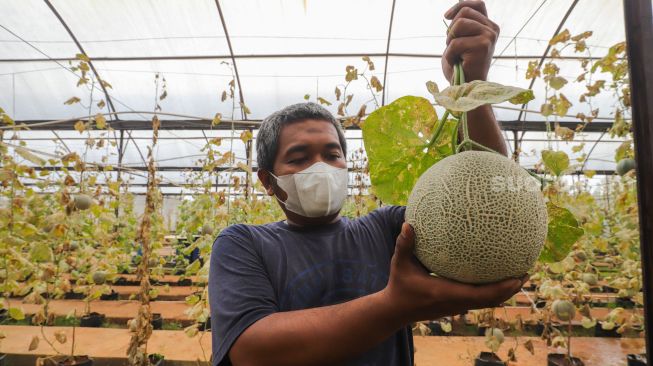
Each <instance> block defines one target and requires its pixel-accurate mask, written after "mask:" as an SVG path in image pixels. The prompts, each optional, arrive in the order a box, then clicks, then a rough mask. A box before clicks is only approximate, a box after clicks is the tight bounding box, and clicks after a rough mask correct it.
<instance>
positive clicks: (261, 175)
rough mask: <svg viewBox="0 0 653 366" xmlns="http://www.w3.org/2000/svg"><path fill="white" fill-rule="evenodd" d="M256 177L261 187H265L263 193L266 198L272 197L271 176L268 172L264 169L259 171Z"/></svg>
mask: <svg viewBox="0 0 653 366" xmlns="http://www.w3.org/2000/svg"><path fill="white" fill-rule="evenodd" d="M256 174H257V175H258V180H260V181H261V184H263V187H265V192H267V194H268V196H274V190H273V189H272V176H271V175H270V172H269V171H267V170H264V169H259V170H258V172H257V173H256Z"/></svg>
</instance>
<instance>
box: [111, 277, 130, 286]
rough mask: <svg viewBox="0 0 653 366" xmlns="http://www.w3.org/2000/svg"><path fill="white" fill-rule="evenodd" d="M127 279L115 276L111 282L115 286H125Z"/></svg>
mask: <svg viewBox="0 0 653 366" xmlns="http://www.w3.org/2000/svg"><path fill="white" fill-rule="evenodd" d="M127 282H129V281H127V279H126V278H125V277H118V278H116V280H115V281H113V284H114V285H116V286H127Z"/></svg>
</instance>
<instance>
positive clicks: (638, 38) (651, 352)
mask: <svg viewBox="0 0 653 366" xmlns="http://www.w3.org/2000/svg"><path fill="white" fill-rule="evenodd" d="M624 17H625V26H626V41H627V52H628V68H629V71H630V91H631V96H632V110H633V111H632V116H633V134H634V138H635V158H636V160H637V202H638V205H639V230H640V250H641V254H642V279H643V282H642V284H643V287H642V291H643V292H644V319H645V320H644V324H645V326H646V353H647V358H648V364H649V365H651V364H653V47H652V46H653V12H652V9H651V0H624Z"/></svg>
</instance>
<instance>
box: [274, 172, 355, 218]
mask: <svg viewBox="0 0 653 366" xmlns="http://www.w3.org/2000/svg"><path fill="white" fill-rule="evenodd" d="M270 175H272V176H273V177H275V178H276V179H277V185H278V186H279V188H281V189H283V191H284V192H286V194H287V195H288V198H287V199H286V202H283V201H281V200H280V199H279V198H278V197H277V200H278V201H279V202H281V203H282V204H283V205H284V206H285V207H286V208H287V209H288V210H289V211H292V212H294V213H296V214H298V215H301V216H304V217H324V216H329V215H332V214H335V213H337V212H338V211H340V209H341V208H342V205H343V204H344V203H345V198H347V181H348V174H347V168H336V167H334V166H331V165H329V164H327V163H323V162H317V163H315V164H313V165H311V166H310V167H308V168H306V169H304V170H302V171H300V172H297V173H294V174H287V175H282V176H280V177H277V176H276V175H274V174H272V173H270Z"/></svg>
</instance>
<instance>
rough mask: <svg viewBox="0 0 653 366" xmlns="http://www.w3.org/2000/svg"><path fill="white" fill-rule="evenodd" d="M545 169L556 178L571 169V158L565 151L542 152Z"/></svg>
mask: <svg viewBox="0 0 653 366" xmlns="http://www.w3.org/2000/svg"><path fill="white" fill-rule="evenodd" d="M542 161H543V162H544V167H545V168H546V169H547V170H548V171H549V172H551V173H552V174H553V175H555V176H560V175H561V174H562V173H563V172H564V171H565V170H567V169H568V168H569V156H567V154H566V153H565V152H564V151H553V150H542Z"/></svg>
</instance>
